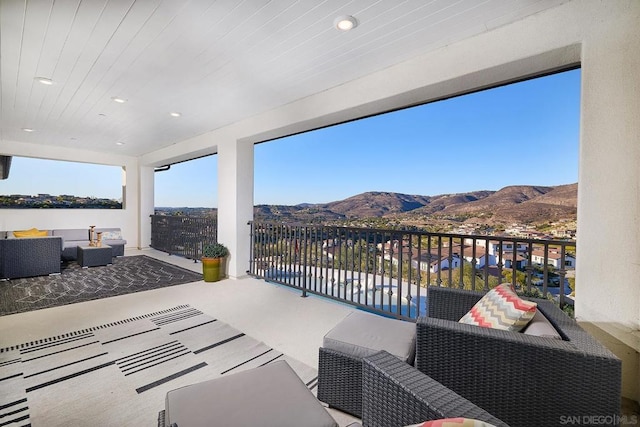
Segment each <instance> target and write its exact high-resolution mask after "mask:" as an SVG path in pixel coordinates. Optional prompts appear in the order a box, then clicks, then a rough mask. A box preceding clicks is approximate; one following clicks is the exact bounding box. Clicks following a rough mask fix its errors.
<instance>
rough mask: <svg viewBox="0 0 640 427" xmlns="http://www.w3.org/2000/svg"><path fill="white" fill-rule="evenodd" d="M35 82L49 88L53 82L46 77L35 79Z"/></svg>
mask: <svg viewBox="0 0 640 427" xmlns="http://www.w3.org/2000/svg"><path fill="white" fill-rule="evenodd" d="M36 80H37V81H38V82H40V83H42V84H43V85H47V86H51V85H52V84H53V80H51V79H50V78H48V77H36Z"/></svg>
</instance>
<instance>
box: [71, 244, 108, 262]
mask: <svg viewBox="0 0 640 427" xmlns="http://www.w3.org/2000/svg"><path fill="white" fill-rule="evenodd" d="M112 257H113V250H112V249H111V246H109V245H102V246H100V247H96V246H78V264H80V265H81V266H82V267H97V266H99V265H109V264H111V258H112Z"/></svg>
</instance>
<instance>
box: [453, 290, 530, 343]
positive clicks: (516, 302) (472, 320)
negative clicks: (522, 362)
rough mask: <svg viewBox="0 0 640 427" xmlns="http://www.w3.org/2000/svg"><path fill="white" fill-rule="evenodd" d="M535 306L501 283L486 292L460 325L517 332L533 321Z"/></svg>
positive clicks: (461, 320)
mask: <svg viewBox="0 0 640 427" xmlns="http://www.w3.org/2000/svg"><path fill="white" fill-rule="evenodd" d="M537 306H538V305H537V304H536V303H535V302H531V301H526V300H523V299H522V298H520V297H519V296H518V295H517V294H516V292H515V291H514V290H513V288H512V287H511V285H510V284H509V283H503V284H501V285H498V286H496V287H495V288H493V289H492V290H490V291H489V292H487V293H486V295H485V296H483V297H482V298H481V299H480V301H478V302H477V303H476V305H474V306H473V307H472V308H471V310H469V312H468V313H467V314H465V315H464V316H462V318H461V319H460V323H466V324H468V325H476V326H482V327H485V328H494V329H502V330H506V331H515V332H519V331H521V330H522V329H523V328H524V327H525V326H527V323H529V321H530V320H531V319H533V316H534V315H535V314H536V308H537Z"/></svg>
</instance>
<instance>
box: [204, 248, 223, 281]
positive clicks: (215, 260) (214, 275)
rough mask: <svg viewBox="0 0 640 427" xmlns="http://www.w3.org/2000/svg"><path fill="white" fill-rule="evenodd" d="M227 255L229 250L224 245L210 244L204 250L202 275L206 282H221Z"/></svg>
mask: <svg viewBox="0 0 640 427" xmlns="http://www.w3.org/2000/svg"><path fill="white" fill-rule="evenodd" d="M227 255H229V249H227V247H226V246H225V245H223V244H222V243H210V244H207V245H205V246H204V247H203V248H202V275H203V276H204V281H205V282H217V281H218V280H220V278H221V277H222V276H223V274H222V270H223V267H224V258H226V256H227Z"/></svg>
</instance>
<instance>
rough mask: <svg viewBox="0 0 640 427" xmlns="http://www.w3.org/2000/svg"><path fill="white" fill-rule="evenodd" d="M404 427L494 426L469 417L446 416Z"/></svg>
mask: <svg viewBox="0 0 640 427" xmlns="http://www.w3.org/2000/svg"><path fill="white" fill-rule="evenodd" d="M406 427H495V426H494V425H493V424H489V423H485V422H484V421H480V420H472V419H470V418H447V419H442V420H433V421H426V422H424V423H421V424H412V425H410V426H406Z"/></svg>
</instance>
